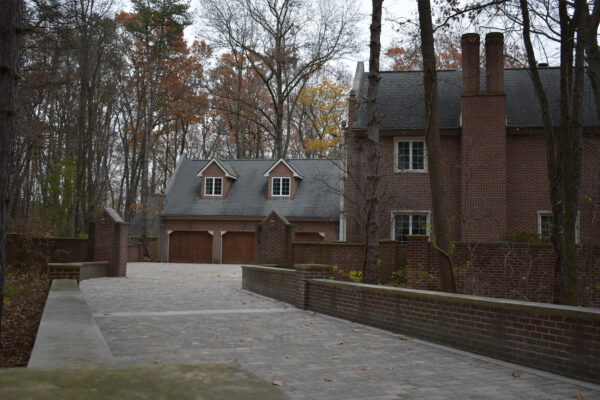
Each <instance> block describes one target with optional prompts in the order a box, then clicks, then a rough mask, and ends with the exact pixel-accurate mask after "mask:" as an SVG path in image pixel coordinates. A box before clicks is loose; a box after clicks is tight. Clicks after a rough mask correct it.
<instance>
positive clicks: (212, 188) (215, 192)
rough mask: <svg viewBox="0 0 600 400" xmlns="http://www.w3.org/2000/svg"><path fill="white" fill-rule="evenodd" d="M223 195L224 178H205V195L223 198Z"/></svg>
mask: <svg viewBox="0 0 600 400" xmlns="http://www.w3.org/2000/svg"><path fill="white" fill-rule="evenodd" d="M222 194H223V178H205V180H204V195H205V196H221V195H222Z"/></svg>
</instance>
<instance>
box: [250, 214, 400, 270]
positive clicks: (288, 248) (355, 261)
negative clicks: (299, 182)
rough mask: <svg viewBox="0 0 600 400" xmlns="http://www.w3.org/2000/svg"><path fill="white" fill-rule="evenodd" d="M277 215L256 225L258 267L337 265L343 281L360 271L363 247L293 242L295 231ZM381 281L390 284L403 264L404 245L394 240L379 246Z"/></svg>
mask: <svg viewBox="0 0 600 400" xmlns="http://www.w3.org/2000/svg"><path fill="white" fill-rule="evenodd" d="M295 225H296V224H290V223H289V222H288V221H287V220H286V219H285V218H283V217H281V216H279V214H277V213H276V212H273V213H271V214H269V216H268V217H267V218H266V219H265V220H264V221H263V222H261V223H260V224H259V225H258V228H257V235H256V243H257V245H256V261H257V264H276V265H278V266H281V267H291V266H292V265H297V264H318V265H329V266H334V265H335V266H337V267H338V268H339V269H340V271H341V272H342V273H341V274H337V277H338V278H340V277H343V276H345V277H346V279H347V277H348V275H349V273H350V271H353V270H354V271H362V269H363V263H364V259H365V245H364V244H363V243H349V242H294V230H295V229H294V228H295ZM379 246H380V248H379V259H380V260H381V262H380V265H379V278H378V280H379V281H380V282H389V281H390V280H391V278H392V273H393V272H394V271H396V270H397V269H398V268H399V266H404V265H405V264H406V252H405V250H404V248H405V246H402V245H400V244H399V243H398V242H396V241H394V240H382V241H381V242H380V243H379Z"/></svg>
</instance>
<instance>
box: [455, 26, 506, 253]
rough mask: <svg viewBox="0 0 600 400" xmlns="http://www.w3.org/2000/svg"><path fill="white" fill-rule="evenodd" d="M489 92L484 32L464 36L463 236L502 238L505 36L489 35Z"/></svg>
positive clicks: (504, 178) (462, 113) (504, 180)
mask: <svg viewBox="0 0 600 400" xmlns="http://www.w3.org/2000/svg"><path fill="white" fill-rule="evenodd" d="M485 44H486V58H487V61H486V91H485V92H480V91H479V79H480V74H479V36H478V35H477V34H474V33H468V34H466V35H463V36H462V49H463V72H462V76H463V83H462V88H463V89H462V96H461V116H462V126H461V240H464V241H469V242H478V241H487V240H497V239H498V238H499V237H500V235H501V234H502V232H505V231H506V226H507V221H506V220H507V207H506V204H507V192H506V101H505V97H506V96H505V94H504V69H503V62H502V60H503V58H502V53H503V36H502V34H501V33H490V34H488V35H487V36H486V40H485Z"/></svg>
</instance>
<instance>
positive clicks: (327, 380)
mask: <svg viewBox="0 0 600 400" xmlns="http://www.w3.org/2000/svg"><path fill="white" fill-rule="evenodd" d="M332 380H333V379H331V378H330V377H328V376H326V377H325V379H324V381H325V382H331V381H332Z"/></svg>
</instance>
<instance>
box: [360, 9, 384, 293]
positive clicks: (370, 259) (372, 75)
mask: <svg viewBox="0 0 600 400" xmlns="http://www.w3.org/2000/svg"><path fill="white" fill-rule="evenodd" d="M372 5H373V13H372V15H371V40H370V43H369V46H370V48H371V50H370V53H369V75H368V76H369V88H368V89H367V182H366V183H367V188H366V193H367V194H366V210H367V222H366V224H367V226H366V230H367V237H366V240H367V245H366V248H365V251H366V254H365V266H364V271H365V272H364V276H365V283H377V261H378V259H379V202H378V199H377V184H378V183H379V155H380V151H379V118H378V116H377V90H378V88H379V80H380V79H381V78H380V76H379V56H380V53H381V12H382V10H381V9H382V7H383V0H372Z"/></svg>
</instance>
